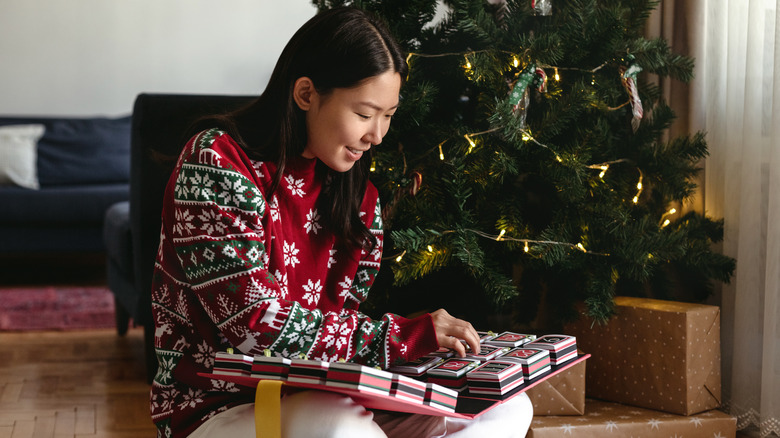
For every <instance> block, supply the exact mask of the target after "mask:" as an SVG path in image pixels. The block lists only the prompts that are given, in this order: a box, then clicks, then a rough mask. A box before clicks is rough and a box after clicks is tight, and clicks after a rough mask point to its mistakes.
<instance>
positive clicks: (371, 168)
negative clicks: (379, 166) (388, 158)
mask: <svg viewBox="0 0 780 438" xmlns="http://www.w3.org/2000/svg"><path fill="white" fill-rule="evenodd" d="M368 170H369V171H371V172H376V161H374V160H371V167H370V168H369V169H368Z"/></svg>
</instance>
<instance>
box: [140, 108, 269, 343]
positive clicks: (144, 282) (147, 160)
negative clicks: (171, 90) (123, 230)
mask: <svg viewBox="0 0 780 438" xmlns="http://www.w3.org/2000/svg"><path fill="white" fill-rule="evenodd" d="M256 98H257V96H219V95H194V94H140V95H139V96H138V97H137V98H136V100H135V105H134V108H133V125H132V131H131V138H130V147H131V161H130V223H131V229H132V237H133V257H134V258H133V262H134V266H135V273H134V280H135V288H136V291H138V295H139V296H138V309H139V311H138V315H137V317H138V319H140V320H139V321H136V323H139V324H143V325H144V326H145V327H147V328H149V327H151V326H152V318H151V292H152V291H151V288H152V273H153V270H154V262H155V258H156V256H157V248H158V245H159V243H160V223H161V212H162V199H163V193H164V191H165V186H166V184H167V183H168V179H169V177H170V174H171V171H172V170H173V164H174V162H175V159H176V157H178V155H179V152H181V150H182V148H183V147H184V145H185V143H186V141H187V140H188V139H187V138H186V136H187V132H188V131H189V129H190V127H191V125H192V123H193V122H194V121H195V120H197V119H199V118H200V117H203V116H206V115H211V114H218V113H224V112H227V111H231V110H234V109H237V108H239V107H242V106H245V105H247V104H248V103H250V102H251V101H252V100H254V99H256ZM166 159H167V161H168V165H166V164H164V162H165V161H166ZM161 163H163V164H161ZM149 331H152V330H149Z"/></svg>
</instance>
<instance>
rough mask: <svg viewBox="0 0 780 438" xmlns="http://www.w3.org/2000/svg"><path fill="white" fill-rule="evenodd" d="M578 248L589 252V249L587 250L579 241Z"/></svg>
mask: <svg viewBox="0 0 780 438" xmlns="http://www.w3.org/2000/svg"><path fill="white" fill-rule="evenodd" d="M577 248H579V250H580V251H582V252H587V251H586V250H585V247H584V246H583V245H582V243H578V244H577Z"/></svg>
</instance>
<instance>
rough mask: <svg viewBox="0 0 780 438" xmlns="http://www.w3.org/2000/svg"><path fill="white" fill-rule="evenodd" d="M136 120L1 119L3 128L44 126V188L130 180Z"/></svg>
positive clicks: (40, 152) (40, 158)
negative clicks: (131, 136) (132, 123)
mask: <svg viewBox="0 0 780 438" xmlns="http://www.w3.org/2000/svg"><path fill="white" fill-rule="evenodd" d="M131 121H132V117H130V116H127V117H120V118H106V117H92V118H75V117H74V118H71V117H61V118H58V117H0V125H11V124H24V123H41V124H43V125H44V126H46V132H45V133H44V134H43V137H42V138H41V139H40V140H39V141H38V180H39V181H40V183H41V187H46V186H56V185H72V184H96V183H97V184H101V183H115V182H128V181H130V127H131Z"/></svg>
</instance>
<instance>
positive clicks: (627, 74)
mask: <svg viewBox="0 0 780 438" xmlns="http://www.w3.org/2000/svg"><path fill="white" fill-rule="evenodd" d="M627 60H628V65H626V66H620V81H621V82H622V83H623V87H625V89H626V92H628V97H629V100H630V102H631V114H632V117H631V127H632V128H633V129H634V132H636V130H637V129H639V122H641V121H642V116H643V115H644V109H643V108H642V101H641V100H640V99H639V91H638V90H637V86H636V78H637V75H638V74H639V72H641V71H642V67H640V66H639V64H637V63H636V62H634V56H633V55H628V57H627Z"/></svg>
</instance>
